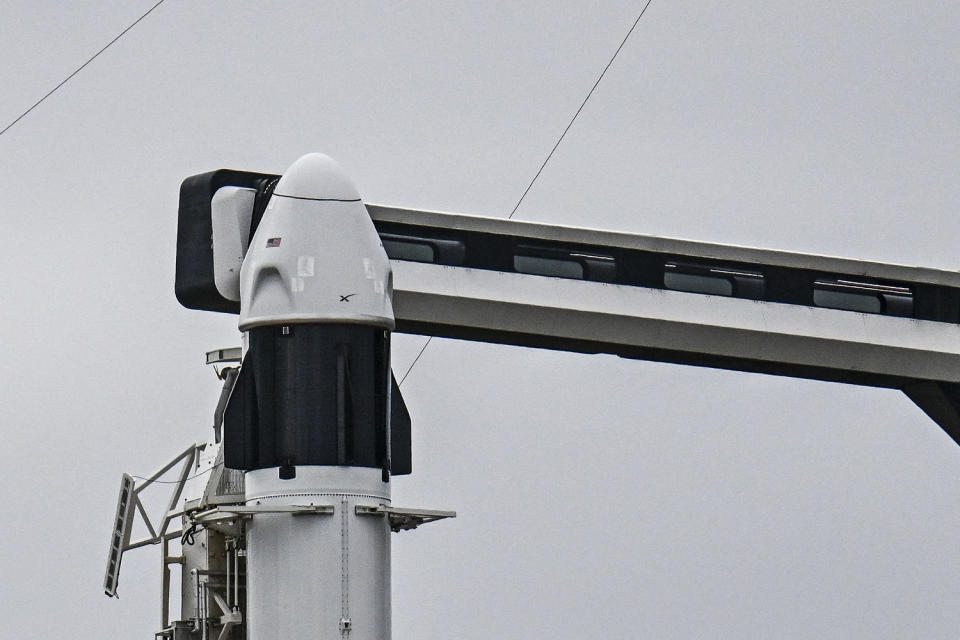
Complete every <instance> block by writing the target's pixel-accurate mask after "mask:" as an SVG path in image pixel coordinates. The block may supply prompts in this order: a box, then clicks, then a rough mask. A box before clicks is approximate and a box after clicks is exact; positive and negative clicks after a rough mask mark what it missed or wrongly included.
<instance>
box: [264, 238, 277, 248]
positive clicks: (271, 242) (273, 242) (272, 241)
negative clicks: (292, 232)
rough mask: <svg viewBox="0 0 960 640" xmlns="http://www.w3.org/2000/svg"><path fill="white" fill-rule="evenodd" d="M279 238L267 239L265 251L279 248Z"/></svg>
mask: <svg viewBox="0 0 960 640" xmlns="http://www.w3.org/2000/svg"><path fill="white" fill-rule="evenodd" d="M279 246H280V238H267V249H269V248H270V247H279Z"/></svg>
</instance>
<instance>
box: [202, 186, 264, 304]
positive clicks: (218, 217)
mask: <svg viewBox="0 0 960 640" xmlns="http://www.w3.org/2000/svg"><path fill="white" fill-rule="evenodd" d="M256 195H257V192H256V190H255V189H245V188H243V187H221V188H220V189H218V190H217V192H216V193H215V194H213V199H212V200H211V201H210V228H211V232H212V236H213V237H212V240H213V274H214V282H215V283H216V285H217V291H219V292H220V295H222V296H223V297H224V298H226V299H227V300H233V301H239V300H240V267H241V266H242V265H243V256H244V255H246V253H247V243H248V240H249V239H250V216H251V214H252V213H253V203H254V200H255V198H256Z"/></svg>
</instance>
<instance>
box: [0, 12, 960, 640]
mask: <svg viewBox="0 0 960 640" xmlns="http://www.w3.org/2000/svg"><path fill="white" fill-rule="evenodd" d="M151 4H152V0H146V1H137V2H118V1H106V0H97V1H94V0H77V1H74V2H70V3H66V2H64V3H54V2H35V1H30V2H27V1H26V0H5V1H4V2H3V3H2V7H3V13H4V20H3V21H2V22H0V44H2V47H3V51H4V52H5V55H4V56H2V58H0V86H2V87H3V91H2V92H0V122H2V123H3V124H5V123H6V122H8V121H10V120H12V119H13V118H14V117H16V116H17V115H18V114H19V113H20V112H21V111H22V110H23V109H24V108H26V106H28V105H29V104H31V103H33V102H34V101H35V100H36V99H37V98H38V97H40V96H41V95H43V94H44V93H45V92H46V91H47V90H49V89H50V88H51V87H52V86H54V85H55V84H56V83H57V82H59V81H60V80H61V79H62V78H63V77H64V76H66V75H67V74H68V73H69V72H71V71H72V70H73V69H74V68H76V66H77V65H78V64H79V63H80V62H82V61H83V60H85V59H86V58H87V57H88V56H89V55H91V54H92V53H93V52H95V51H96V50H97V49H99V48H100V47H101V46H103V44H105V43H106V42H107V41H109V40H110V39H111V38H112V37H113V36H114V35H116V33H118V32H119V31H120V30H121V29H123V28H124V27H125V26H126V25H127V24H129V23H130V22H131V21H132V20H133V19H135V18H136V17H137V16H138V15H140V14H141V13H142V12H143V11H145V10H146V9H147V8H148V7H149V6H150V5H151ZM641 6H642V3H641V2H636V1H630V2H628V1H609V2H602V3H601V2H573V1H570V2H524V3H517V2H484V3H470V4H467V3H415V2H409V3H390V4H389V5H385V6H381V5H379V4H374V3H329V2H324V3H318V2H283V3H270V4H268V3H262V2H212V1H211V2H187V1H186V0H167V2H166V3H165V4H164V5H162V6H161V7H160V8H159V9H157V10H156V11H155V12H154V14H153V15H151V16H150V17H149V18H148V19H147V20H145V21H144V22H143V23H141V24H140V25H139V26H137V27H136V28H135V29H134V30H133V31H131V32H130V33H129V34H128V35H127V36H126V37H125V38H124V39H123V40H121V41H120V42H119V43H117V44H116V45H115V46H114V47H113V48H111V49H110V50H109V51H107V52H106V53H105V54H104V55H102V56H101V57H100V58H98V59H97V60H96V61H95V62H94V63H93V64H91V65H90V66H89V67H88V68H87V69H85V70H84V71H83V72H82V73H81V74H80V75H78V76H77V77H76V78H74V80H73V81H71V82H70V83H69V84H67V85H66V86H65V87H64V88H63V89H61V90H60V91H59V92H57V93H56V94H55V95H54V96H53V97H52V98H51V99H49V100H48V101H47V102H46V103H44V104H43V105H42V106H40V107H39V108H38V109H37V110H36V111H34V112H33V113H32V114H30V115H29V116H28V117H27V118H25V119H24V120H23V121H21V122H20V123H19V124H18V125H17V126H16V127H14V128H13V129H11V130H10V131H9V132H8V133H7V134H5V135H4V136H2V137H0V193H2V196H0V202H2V206H0V219H2V222H3V226H2V229H3V232H4V237H5V242H4V251H3V252H2V253H0V273H2V274H3V275H2V277H0V278H2V279H0V329H2V336H3V362H2V365H0V388H2V389H3V402H0V429H2V434H3V445H2V447H0V463H2V464H0V483H2V484H0V486H2V487H3V496H4V502H5V505H4V509H3V515H2V516H0V530H2V532H3V537H4V542H3V544H2V547H0V574H2V575H4V576H6V580H4V582H3V586H2V587H0V613H2V617H3V620H4V632H3V635H5V637H11V638H28V637H34V638H61V637H63V638H65V637H77V636H80V637H99V638H120V637H128V638H134V637H137V638H149V637H152V633H153V632H154V631H155V630H156V629H157V627H158V625H159V599H158V593H159V571H158V558H157V555H158V551H157V550H155V549H148V550H141V551H138V552H133V553H131V554H130V555H129V556H127V557H126V558H125V560H124V568H123V574H122V576H121V582H120V593H121V598H122V599H121V600H120V601H109V600H108V599H107V598H105V597H104V596H103V595H102V593H101V586H100V585H101V580H102V574H103V565H104V559H105V555H106V549H107V543H108V534H109V532H110V521H111V518H112V515H113V510H114V508H115V499H116V491H117V484H118V480H119V476H120V473H121V472H123V471H128V472H131V473H138V474H143V473H145V472H148V471H150V470H152V469H153V468H154V467H156V466H157V465H158V464H160V463H161V462H163V461H165V460H166V459H167V458H169V457H170V456H171V455H173V454H174V453H175V452H176V451H178V450H179V449H181V448H183V447H184V446H186V445H187V444H188V443H189V442H190V441H192V440H197V439H201V438H205V437H206V434H207V431H206V430H207V429H208V428H209V424H210V422H211V418H210V416H211V412H212V410H213V406H214V404H215V402H216V398H217V395H218V391H219V390H218V382H217V381H216V379H215V378H214V375H213V372H212V371H211V370H209V369H208V368H206V367H205V366H204V365H202V364H201V363H202V357H203V352H204V351H205V350H207V349H211V348H216V347H220V346H230V345H235V344H238V343H239V336H238V334H237V333H236V318H234V317H230V316H220V315H215V314H209V313H201V312H196V311H188V310H186V309H183V308H181V307H180V306H179V305H178V304H177V302H176V300H175V298H174V295H173V270H174V252H175V241H176V207H177V193H178V187H179V184H180V181H181V180H182V179H183V178H184V177H186V176H189V175H191V174H195V173H199V172H202V171H207V170H211V169H216V168H220V167H232V168H240V169H250V170H259V171H267V172H279V171H282V170H283V169H284V168H285V167H286V166H288V165H289V164H290V163H291V162H293V160H295V159H296V158H297V157H298V156H300V155H301V154H303V153H305V152H308V151H322V152H325V153H327V154H329V155H331V156H333V157H334V158H336V159H338V160H339V161H340V163H341V164H342V165H343V166H344V167H345V168H346V169H347V171H348V172H350V173H351V175H352V176H353V177H354V180H355V182H356V183H357V185H358V186H359V188H360V190H361V193H362V194H363V195H364V198H365V199H366V200H367V201H370V202H377V203H384V204H393V205H401V206H411V207H423V208H430V209H438V210H449V211H457V212H464V213H473V214H478V215H486V216H506V215H507V213H508V212H509V211H510V209H511V208H512V207H513V205H514V204H515V202H516V200H517V198H519V196H520V194H521V193H522V192H523V189H524V188H525V186H526V184H527V182H528V181H529V179H530V178H531V176H532V175H533V173H534V172H535V171H536V169H537V167H538V166H539V164H540V162H541V161H542V160H543V158H544V156H545V154H546V153H547V151H549V149H550V147H551V146H552V145H553V143H554V141H555V140H556V137H557V136H558V135H559V133H560V132H561V131H562V130H563V127H564V126H565V125H566V123H567V121H568V119H569V118H570V116H571V115H572V113H573V111H574V110H575V109H576V107H577V106H578V105H579V103H580V101H581V100H582V99H583V97H584V95H585V94H586V91H587V90H588V89H589V87H590V86H591V85H592V83H593V81H594V79H595V78H596V76H597V74H598V73H599V71H600V70H601V69H602V68H603V65H604V64H605V63H606V61H607V60H608V58H609V56H610V55H611V54H612V52H613V50H614V49H615V47H616V45H617V44H618V43H619V41H620V39H621V38H622V37H623V35H624V34H625V32H626V30H627V28H628V27H629V25H630V24H631V23H632V21H633V19H634V17H635V16H636V14H637V12H638V11H639V9H640V7H641ZM958 33H960V4H957V3H955V2H915V3H903V2H887V1H884V2H879V1H875V2H859V3H853V2H827V1H813V2H803V3H800V2H786V1H780V0H777V1H770V0H763V1H761V0H744V1H740V2H727V3H716V2H692V1H689V0H655V1H654V3H653V5H652V6H651V8H650V10H649V11H648V12H647V15H646V16H645V17H644V19H643V21H642V22H641V24H640V26H639V27H638V28H637V30H636V31H635V32H634V34H633V36H632V38H631V40H630V41H629V42H628V44H627V46H626V47H625V48H624V50H623V51H622V53H621V55H620V57H619V58H618V59H617V61H616V63H615V64H614V65H613V67H612V68H611V69H610V71H609V73H608V75H607V77H606V78H605V80H604V81H603V83H602V84H601V85H600V87H599V88H598V90H597V92H596V94H595V95H594V97H593V99H592V100H591V102H590V103H589V104H588V105H587V107H586V109H585V110H584V112H583V113H582V114H581V117H580V119H579V120H578V121H577V123H576V124H575V125H574V127H573V129H572V130H571V132H570V134H569V135H568V137H567V139H566V141H565V142H564V143H563V145H562V146H561V147H560V149H559V150H558V152H557V154H556V156H555V157H554V159H553V161H552V162H551V164H550V165H549V166H548V167H547V169H546V171H545V172H544V174H543V175H542V176H541V179H540V180H539V181H538V183H537V184H536V186H535V187H534V188H533V190H532V191H531V193H530V195H529V196H528V197H527V199H526V201H525V202H524V204H523V206H522V207H521V208H520V209H519V211H518V213H517V216H516V217H517V219H522V220H532V221H542V222H549V223H556V224H570V225H578V226H587V227H597V228H606V229H614V230H624V231H633V232H637V233H647V234H660V235H669V236H676V237H686V238H691V239H697V240H706V241H716V242H729V243H736V244H745V245H755V246H762V247H770V248H778V249H791V250H797V251H806V252H817V253H826V254H834V255H842V256H848V257H857V258H869V259H873V260H878V261H889V262H901V263H905V264H918V265H924V266H933V267H940V268H946V269H956V268H957V267H958V258H957V250H956V245H957V237H958V235H960V219H958V217H957V215H956V210H957V203H958V196H960V182H958V180H957V175H958V169H960V166H958V165H960V162H958V158H960V155H958V143H960V110H958V105H960V80H958V71H957V70H958V69H960V46H958V44H957V34H958ZM422 341H423V338H420V337H410V336H398V337H397V338H396V340H395V342H396V344H395V347H396V348H395V352H394V358H395V360H394V363H395V369H396V370H398V371H404V370H406V367H407V366H408V364H409V363H410V362H411V360H412V358H413V356H414V355H415V353H416V351H417V350H418V349H419V347H420V345H421V344H422ZM404 395H405V397H406V398H407V402H408V404H409V406H410V409H411V412H412V414H413V416H414V456H415V458H414V474H413V476H410V477H406V478H400V479H397V480H396V481H395V484H394V496H395V503H396V504H398V505H400V506H423V507H435V508H455V509H457V510H458V512H459V513H460V517H458V518H457V519H456V520H455V521H452V522H444V523H441V524H435V525H431V526H428V527H425V528H424V529H422V530H418V531H416V532H405V533H402V534H398V535H396V536H395V537H394V583H393V586H394V599H393V610H394V634H395V637H397V638H423V639H426V638H437V639H441V638H442V639H447V638H465V639H466V638H476V639H480V638H547V637H550V638H584V637H587V638H593V637H605V638H635V637H652V638H690V637H726V638H742V637H758V638H760V637H763V638H766V637H783V638H851V637H857V638H955V637H956V636H957V632H958V631H957V630H958V627H960V606H958V596H957V594H958V593H960V557H958V554H957V551H956V540H957V539H958V536H960V509H958V507H960V481H958V471H960V449H958V447H957V446H956V445H955V444H954V443H953V442H952V441H951V440H950V439H949V438H948V437H947V436H946V435H944V434H943V433H942V432H941V431H940V430H939V429H938V428H937V427H936V426H935V425H933V424H932V423H931V422H930V421H929V420H928V419H927V418H926V417H925V416H924V415H923V414H922V413H921V412H920V411H919V410H918V409H916V408H915V407H914V406H912V405H911V403H910V402H909V401H908V400H907V399H906V398H905V397H903V396H902V395H900V394H899V393H896V392H892V391H881V390H871V389H859V388H853V387H846V386H842V385H830V384H825V383H814V382H805V381H795V380H789V379H779V378H765V377H760V376H756V375H747V374H734V373H728V372H717V371H711V370H701V369H691V368H682V367H678V366H670V365H663V364H651V363H643V362H633V361H622V360H619V359H617V358H614V357H608V356H592V357H591V356H582V355H570V354H563V353H553V352H543V351H533V350H524V349H518V348H506V347H499V346H493V345H484V344H471V343H462V342H453V341H442V340H435V341H434V342H433V344H432V345H431V346H430V348H429V349H428V350H427V352H426V353H425V355H424V356H423V358H422V359H421V361H420V363H419V364H418V365H417V368H416V369H415V370H414V372H413V373H412V374H411V376H410V378H409V379H408V380H407V382H406V384H405V385H404Z"/></svg>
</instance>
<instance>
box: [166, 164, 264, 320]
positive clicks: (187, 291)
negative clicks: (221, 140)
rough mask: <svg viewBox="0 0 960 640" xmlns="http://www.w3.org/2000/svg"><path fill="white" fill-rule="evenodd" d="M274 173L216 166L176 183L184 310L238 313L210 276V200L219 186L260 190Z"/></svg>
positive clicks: (179, 286) (180, 290) (178, 290)
mask: <svg viewBox="0 0 960 640" xmlns="http://www.w3.org/2000/svg"><path fill="white" fill-rule="evenodd" d="M276 178H277V176H275V175H273V174H266V173H252V172H250V171H235V170H233V169H219V170H217V171H210V172H208V173H201V174H200V175H196V176H191V177H189V178H187V179H186V180H184V181H183V183H182V184H181V185H180V209H179V213H178V217H177V271H176V281H175V285H174V289H175V291H176V294H177V300H179V301H180V304H182V305H183V306H185V307H187V308H188V309H200V310H202V311H221V312H224V313H239V312H240V303H239V302H235V301H233V300H228V299H226V298H224V297H223V296H221V295H220V292H219V291H218V290H217V285H216V283H215V282H214V278H213V223H212V220H211V217H210V201H211V200H212V199H213V194H215V193H216V192H217V189H220V188H221V187H244V188H247V189H256V190H257V193H258V194H259V193H260V192H262V191H264V190H265V189H266V188H267V186H268V185H270V184H271V183H272V182H273V181H274V180H275V179H276Z"/></svg>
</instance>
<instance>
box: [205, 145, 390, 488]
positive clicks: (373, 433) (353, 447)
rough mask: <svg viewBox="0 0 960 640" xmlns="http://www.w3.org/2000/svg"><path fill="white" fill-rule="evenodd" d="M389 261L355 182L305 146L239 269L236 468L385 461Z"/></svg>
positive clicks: (385, 468)
mask: <svg viewBox="0 0 960 640" xmlns="http://www.w3.org/2000/svg"><path fill="white" fill-rule="evenodd" d="M392 293H393V292H392V273H391V270H390V261H389V259H388V258H387V255H386V253H385V252H384V250H383V246H382V245H381V242H380V238H379V236H378V235H377V232H376V229H375V228H374V226H373V223H372V222H371V220H370V216H369V214H368V213H367V210H366V207H364V205H363V202H362V201H361V199H360V194H359V193H358V192H357V189H356V187H354V185H353V184H352V183H351V181H350V180H349V179H348V178H347V177H346V175H345V174H344V172H343V170H342V169H341V168H340V167H339V165H337V164H336V163H335V162H334V161H333V160H331V159H330V158H328V157H327V156H324V155H321V154H310V155H306V156H304V157H302V158H300V159H299V160H297V162H295V163H294V164H293V166H291V167H290V169H288V170H287V172H286V173H284V174H283V176H282V177H281V178H280V180H279V181H278V182H277V183H276V186H275V187H274V189H273V193H272V194H271V195H270V197H269V200H268V202H267V205H266V208H265V210H264V212H263V216H262V218H261V220H260V222H259V224H258V225H257V228H256V231H255V232H254V234H253V236H252V238H251V239H250V241H249V247H248V249H247V251H246V255H245V257H244V259H243V263H242V266H241V268H240V330H241V331H243V332H245V335H246V340H247V348H246V354H245V356H244V361H243V366H242V368H241V370H240V376H239V379H238V380H237V383H236V386H235V387H234V390H233V393H232V394H231V397H230V400H229V402H228V404H227V410H226V414H225V420H224V425H225V438H224V459H225V462H226V464H227V466H228V467H231V468H235V469H246V470H251V469H262V468H272V467H277V468H279V472H278V475H279V476H280V477H281V478H283V479H291V478H293V477H294V476H295V474H296V469H297V467H298V466H303V465H337V466H350V467H363V468H374V469H380V470H381V471H382V474H381V475H382V479H383V481H384V482H385V481H387V480H388V479H389V472H390V446H389V441H390V420H389V408H390V404H391V403H390V396H391V375H390V330H392V329H393V327H394V319H393V305H392Z"/></svg>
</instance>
